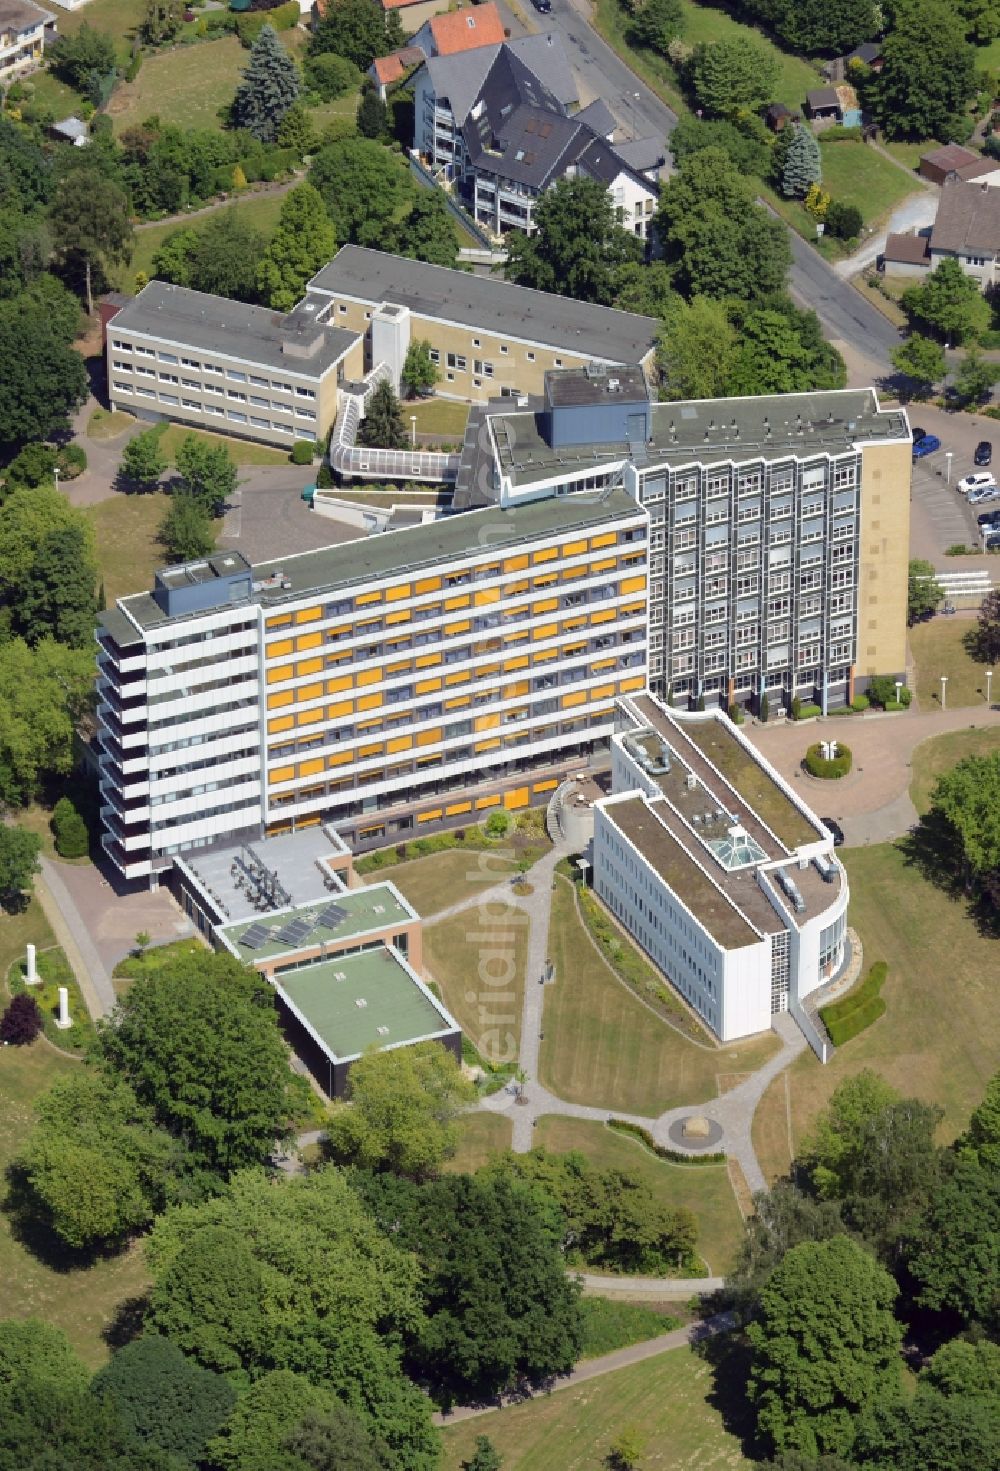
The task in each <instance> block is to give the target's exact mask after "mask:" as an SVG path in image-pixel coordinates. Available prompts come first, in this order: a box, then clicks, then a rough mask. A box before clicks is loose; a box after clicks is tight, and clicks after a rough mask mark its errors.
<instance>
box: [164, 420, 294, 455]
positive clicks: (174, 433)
mask: <svg viewBox="0 0 1000 1471" xmlns="http://www.w3.org/2000/svg"><path fill="white" fill-rule="evenodd" d="M189 435H193V436H194V438H195V439H200V440H202V442H203V443H205V444H211V445H217V444H224V445H225V446H226V448H227V449H228V451H229V456H230V459H231V460H232V461H233V463H234V464H235V465H287V464H288V452H287V450H283V449H272V448H271V446H270V445H267V444H254V443H253V442H252V440H249V439H229V438H227V436H226V435H225V434H212V433H211V432H210V431H209V430H207V429H192V428H191V427H190V425H187V424H168V425H167V426H166V428H164V429H162V430H161V433H160V448H161V449H162V450H163V453H164V454H165V455H166V457H167V459H168V460H169V461H170V463H171V464H173V463H174V457H175V455H176V454H177V451H178V450H179V449H180V447H181V445H182V444H183V443H184V441H185V439H187V437H188V436H189Z"/></svg>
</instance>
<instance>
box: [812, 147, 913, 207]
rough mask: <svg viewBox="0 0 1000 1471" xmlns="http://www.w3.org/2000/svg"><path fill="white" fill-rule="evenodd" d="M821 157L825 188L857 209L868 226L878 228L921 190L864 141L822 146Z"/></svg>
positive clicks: (900, 170) (844, 202) (841, 200)
mask: <svg viewBox="0 0 1000 1471" xmlns="http://www.w3.org/2000/svg"><path fill="white" fill-rule="evenodd" d="M820 136H821V139H822V135H820ZM820 154H821V156H822V160H823V188H824V189H828V190H829V192H830V194H831V195H832V196H833V198H834V199H837V200H839V201H840V202H841V203H842V204H854V205H856V206H857V208H858V209H859V210H860V211H861V214H862V217H863V218H864V222H865V224H866V225H875V224H878V223H879V222H880V221H881V220H883V219H884V218H885V216H886V215H887V214H889V212H890V211H891V210H893V209H895V207H896V205H897V204H900V203H901V202H902V200H904V199H906V198H907V196H908V195H910V194H913V193H915V192H916V191H917V188H918V187H919V186H918V185H917V184H916V181H915V180H913V179H908V178H907V176H906V175H905V174H904V173H903V171H902V169H898V168H896V166H895V165H894V164H891V163H890V162H889V160H888V159H887V158H883V156H882V154H881V153H878V152H876V150H875V149H874V148H870V147H869V146H868V144H867V143H862V142H861V141H860V139H852V138H844V139H841V140H840V141H839V142H833V143H827V144H825V145H823V146H821V148H820Z"/></svg>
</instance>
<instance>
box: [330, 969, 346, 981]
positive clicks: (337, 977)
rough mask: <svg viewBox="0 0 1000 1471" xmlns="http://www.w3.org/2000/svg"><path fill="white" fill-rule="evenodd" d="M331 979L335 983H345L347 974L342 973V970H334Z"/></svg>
mask: <svg viewBox="0 0 1000 1471" xmlns="http://www.w3.org/2000/svg"><path fill="white" fill-rule="evenodd" d="M333 979H334V980H335V981H346V980H347V972H346V971H342V970H335V971H334V973H333Z"/></svg>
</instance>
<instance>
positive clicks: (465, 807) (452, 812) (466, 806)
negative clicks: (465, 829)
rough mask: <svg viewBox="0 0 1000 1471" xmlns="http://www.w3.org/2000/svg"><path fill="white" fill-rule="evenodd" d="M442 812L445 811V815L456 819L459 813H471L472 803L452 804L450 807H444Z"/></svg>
mask: <svg viewBox="0 0 1000 1471" xmlns="http://www.w3.org/2000/svg"><path fill="white" fill-rule="evenodd" d="M444 810H445V814H446V815H447V816H448V817H457V816H458V815H459V813H461V812H471V811H472V803H471V802H453V803H452V804H451V806H450V807H446V808H445V809H444Z"/></svg>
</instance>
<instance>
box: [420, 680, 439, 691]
mask: <svg viewBox="0 0 1000 1471" xmlns="http://www.w3.org/2000/svg"><path fill="white" fill-rule="evenodd" d="M440 688H441V681H440V679H418V680H417V694H418V695H429V694H430V693H431V691H432V690H439V689H440Z"/></svg>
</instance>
